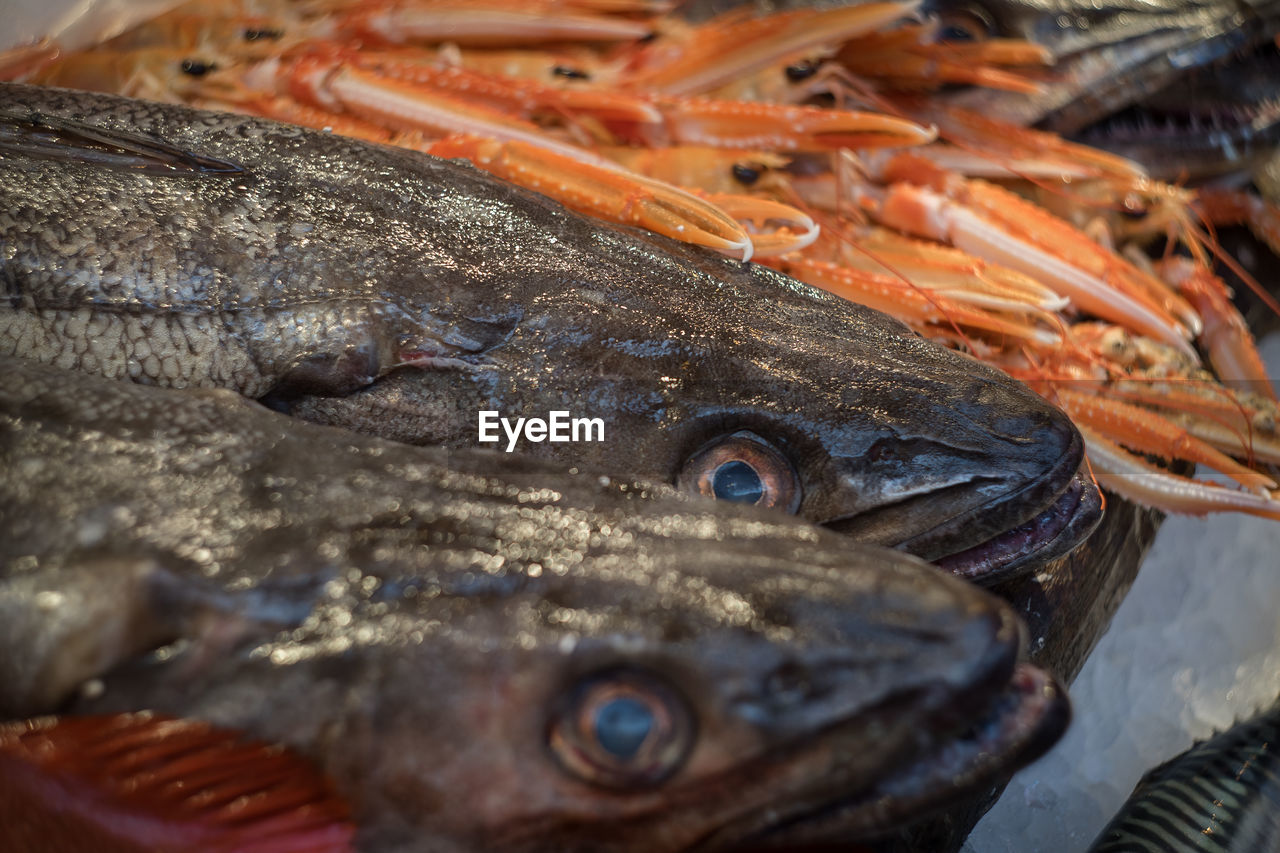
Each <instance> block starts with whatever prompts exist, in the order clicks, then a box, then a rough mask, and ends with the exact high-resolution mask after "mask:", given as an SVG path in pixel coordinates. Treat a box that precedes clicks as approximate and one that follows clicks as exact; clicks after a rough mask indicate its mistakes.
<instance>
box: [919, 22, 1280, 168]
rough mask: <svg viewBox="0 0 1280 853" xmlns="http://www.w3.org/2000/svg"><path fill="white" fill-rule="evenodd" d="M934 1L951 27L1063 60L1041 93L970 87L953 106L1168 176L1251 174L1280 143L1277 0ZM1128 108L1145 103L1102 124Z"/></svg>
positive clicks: (954, 100)
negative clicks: (1023, 43)
mask: <svg viewBox="0 0 1280 853" xmlns="http://www.w3.org/2000/svg"><path fill="white" fill-rule="evenodd" d="M926 7H927V8H928V9H929V11H932V12H934V13H936V14H938V15H939V16H941V18H942V20H943V22H944V23H945V22H946V21H948V20H953V21H957V22H958V23H959V26H960V27H962V28H963V29H965V30H966V31H970V32H972V31H973V30H974V29H975V28H977V29H978V30H979V31H982V30H985V31H986V32H988V33H989V34H990V35H992V36H1000V37H1006V38H1021V39H1028V40H1030V41H1034V42H1037V43H1039V44H1042V45H1044V46H1045V47H1048V48H1049V49H1050V50H1052V51H1053V53H1054V55H1055V57H1056V64H1055V66H1054V69H1053V73H1052V74H1051V75H1050V77H1049V79H1047V80H1044V81H1042V91H1041V92H1040V93H1038V94H1026V95H1023V94H1012V93H1009V92H995V91H992V90H983V89H972V90H968V91H964V92H961V93H959V94H958V95H956V96H954V97H953V98H952V102H953V103H956V104H959V105H962V106H966V107H970V108H973V109H976V110H978V111H980V112H982V113H984V114H987V115H992V116H996V117H999V118H1003V119H1007V120H1009V121H1013V122H1016V123H1019V124H1024V125H1033V124H1034V125H1038V126H1040V127H1043V128H1045V129H1048V130H1052V131H1055V132H1057V133H1061V134H1064V135H1071V136H1076V137H1077V138H1078V139H1080V140H1081V141H1083V142H1087V143H1089V144H1090V145H1095V146H1098V147H1102V148H1107V149H1110V150H1113V151H1116V152H1118V153H1121V154H1124V155H1126V156H1131V157H1133V158H1134V159H1136V160H1138V161H1139V162H1141V163H1143V164H1144V165H1145V166H1147V167H1148V168H1149V169H1150V170H1151V172H1152V174H1153V175H1156V176H1160V177H1167V178H1169V179H1178V178H1181V179H1183V180H1185V179H1186V177H1187V174H1188V173H1189V174H1191V175H1192V176H1201V175H1213V174H1216V173H1221V172H1223V171H1233V170H1247V169H1249V168H1250V167H1251V165H1252V164H1253V163H1254V162H1255V160H1256V159H1257V158H1258V157H1261V156H1265V155H1266V154H1267V152H1269V151H1273V150H1274V149H1275V147H1276V145H1277V144H1280V109H1277V104H1276V102H1275V97H1274V94H1275V87H1274V80H1275V75H1276V70H1277V60H1276V56H1275V46H1274V44H1271V42H1273V41H1274V39H1275V38H1276V36H1277V35H1278V34H1280V0H1241V1H1240V2H1236V0H1099V1H1098V2H1093V0H978V2H976V3H970V2H963V3H961V2H954V0H934V2H930V3H926ZM1131 105H1137V106H1138V107H1139V109H1138V111H1137V112H1136V113H1135V114H1134V115H1132V116H1129V117H1127V118H1122V117H1117V120H1115V121H1113V122H1104V121H1102V120H1103V119H1106V118H1107V117H1108V116H1112V115H1113V114H1115V113H1118V112H1120V111H1121V110H1124V109H1125V108H1126V107H1130V106H1131ZM1147 107H1149V108H1150V109H1149V110H1146V108H1147ZM1193 116H1194V121H1193ZM1095 123H1098V124H1095Z"/></svg>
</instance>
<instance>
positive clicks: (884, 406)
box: [293, 229, 1100, 580]
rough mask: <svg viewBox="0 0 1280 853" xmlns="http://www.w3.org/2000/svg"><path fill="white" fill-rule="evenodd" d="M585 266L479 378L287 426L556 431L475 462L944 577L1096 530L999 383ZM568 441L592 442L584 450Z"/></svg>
mask: <svg viewBox="0 0 1280 853" xmlns="http://www.w3.org/2000/svg"><path fill="white" fill-rule="evenodd" d="M552 233H553V234H554V232H552ZM567 242H568V241H563V240H562V241H561V243H562V244H564V243H567ZM575 251H580V249H578V247H577V246H575V245H564V246H563V248H562V249H561V251H560V253H559V260H558V263H559V264H561V265H563V266H564V267H565V268H567V269H569V270H576V269H587V268H589V269H590V270H591V271H592V272H591V278H590V280H589V281H587V280H576V281H574V282H573V286H572V287H569V286H565V285H564V283H563V281H559V280H556V279H553V282H552V287H553V288H554V289H553V290H550V291H548V292H540V293H532V294H531V293H525V294H521V295H520V296H519V297H517V300H518V302H519V303H520V304H521V305H522V306H523V307H522V313H521V315H520V316H519V317H518V318H517V319H514V320H512V321H511V324H510V332H509V334H508V335H507V336H506V337H505V338H504V339H503V341H502V343H501V344H500V345H498V346H495V347H493V348H491V349H488V350H486V351H485V352H484V353H483V355H482V356H480V357H478V358H477V359H475V360H474V361H471V362H469V363H460V362H457V361H455V362H453V363H451V364H449V365H447V366H426V367H420V366H415V367H406V368H404V369H402V370H399V371H396V372H394V373H392V374H390V375H388V376H386V377H384V378H383V379H382V380H379V381H378V382H376V383H374V384H373V385H372V386H370V387H369V388H367V389H364V390H362V391H360V392H357V393H356V394H352V395H349V396H346V397H323V398H320V397H313V398H309V399H306V400H302V401H299V402H298V403H296V404H295V405H294V406H293V413H294V414H296V415H299V416H301V417H303V418H306V419H312V420H319V421H322V422H328V423H335V424H339V425H343V426H348V427H354V428H356V429H358V430H361V431H371V432H377V433H379V434H382V435H386V436H388V437H391V438H395V439H398V440H402V441H408V442H413V443H444V444H449V445H455V446H456V445H475V444H476V443H478V439H479V438H480V437H481V429H480V427H481V424H480V423H479V421H478V413H480V412H485V411H489V412H491V413H493V414H494V415H495V416H496V415H501V416H503V417H505V418H506V419H507V420H508V421H509V422H511V423H515V422H516V420H517V418H518V417H525V416H527V417H539V418H543V419H546V418H548V416H549V415H550V413H552V412H559V413H560V415H561V416H562V417H563V418H564V419H565V423H566V426H565V428H564V429H563V430H562V436H561V438H562V439H567V440H559V441H557V440H555V439H554V437H551V436H546V435H543V436H542V438H540V439H539V440H534V441H531V440H529V439H528V438H525V437H523V436H520V437H517V436H516V435H515V433H514V432H512V433H505V432H503V431H502V430H499V429H498V427H497V424H496V423H495V422H494V421H493V420H491V421H490V432H489V438H490V439H493V443H490V444H487V445H485V444H483V443H482V444H481V446H490V447H495V446H496V447H498V448H499V449H503V450H518V451H519V452H522V453H528V454H533V455H537V456H541V457H545V458H553V459H557V460H559V461H561V462H564V463H566V464H569V465H583V466H594V467H598V468H600V469H602V470H609V471H626V472H629V473H632V474H635V475H637V476H643V477H646V478H650V479H655V480H659V481H663V482H667V483H674V484H677V485H678V486H680V487H681V488H683V489H684V490H686V491H689V492H692V493H695V494H703V495H706V496H710V497H721V498H726V499H730V500H736V501H740V502H746V503H755V504H757V505H763V506H772V507H775V508H778V509H781V510H783V511H787V512H791V513H795V514H797V515H799V516H801V517H802V518H805V519H808V520H810V521H813V522H816V523H818V524H823V525H827V526H830V527H832V528H834V529H836V530H839V531H840V532H842V533H845V534H847V535H849V536H850V537H852V538H854V539H857V540H859V541H866V542H872V543H875V544H880V545H887V546H892V547H899V548H902V549H904V550H907V551H909V552H910V553H913V554H916V555H918V556H921V557H924V558H925V559H929V560H939V559H943V558H947V557H951V556H953V555H959V554H962V553H964V554H966V555H967V556H965V557H963V558H957V560H956V561H953V562H954V564H953V565H951V566H950V568H952V569H954V570H955V571H958V572H961V573H967V574H970V575H971V576H973V577H975V578H982V579H984V580H995V579H998V578H999V577H1001V576H1005V575H1008V574H1009V573H1012V572H1017V571H1020V570H1024V569H1026V568H1028V567H1030V566H1033V565H1036V564H1038V563H1041V562H1043V561H1045V560H1047V559H1049V558H1050V557H1053V556H1058V555H1060V554H1061V553H1065V552H1066V551H1068V550H1070V549H1071V548H1072V547H1074V546H1075V545H1076V544H1077V543H1078V542H1079V541H1081V540H1082V539H1083V537H1084V536H1085V535H1087V534H1088V532H1089V531H1090V530H1092V527H1093V525H1094V524H1096V522H1097V520H1098V517H1099V512H1100V510H1099V506H1098V498H1097V490H1096V488H1094V487H1093V486H1092V484H1088V483H1082V482H1080V481H1078V480H1077V479H1076V473H1077V469H1078V468H1079V466H1080V464H1081V460H1082V456H1083V444H1082V441H1081V439H1080V436H1079V434H1078V432H1077V431H1076V429H1075V428H1074V426H1073V425H1072V424H1071V422H1070V420H1069V419H1068V418H1067V417H1066V416H1065V415H1064V414H1063V413H1062V412H1060V411H1059V410H1058V409H1056V408H1055V407H1053V406H1051V405H1049V404H1048V403H1046V402H1045V401H1044V400H1042V399H1041V398H1040V397H1038V396H1037V395H1036V394H1034V393H1033V392H1031V391H1030V390H1029V389H1028V388H1026V387H1025V386H1024V385H1022V384H1021V383H1018V382H1016V381H1014V380H1012V379H1010V378H1009V377H1008V376H1006V375H1004V374H1002V373H1000V372H998V371H996V370H994V369H993V368H991V367H989V366H986V365H983V364H982V363H980V362H978V361H977V360H975V359H972V358H969V357H967V356H964V355H961V354H958V353H956V352H953V351H950V350H947V349H945V348H944V347H941V346H939V345H937V344H935V343H933V342H930V341H927V340H925V339H923V338H922V337H920V336H919V335H917V334H916V333H914V332H912V331H910V330H909V329H908V328H907V327H906V326H904V325H902V324H901V323H899V322H897V321H895V320H893V319H891V318H889V317H887V316H885V315H883V314H880V313H879V312H876V311H873V310H871V309H868V308H865V307H863V306H859V305H855V304H853V303H850V302H848V301H846V300H843V299H841V298H839V297H836V296H833V295H830V294H827V293H824V292H822V291H820V290H817V289H816V288H812V287H810V286H808V285H805V284H802V283H800V282H797V281H795V280H793V279H791V278H789V277H787V276H784V275H782V274H780V273H777V272H775V271H773V270H769V269H767V268H763V267H758V266H752V265H745V264H739V263H736V262H733V261H729V260H726V259H723V258H719V257H717V256H714V255H711V254H710V253H707V252H703V251H700V250H697V249H691V248H688V247H683V246H679V245H676V244H673V243H671V242H670V241H663V240H661V238H653V241H652V242H651V241H650V240H648V239H642V238H638V237H635V236H633V235H630V234H625V233H623V232H618V231H611V230H606V229H599V230H598V231H597V233H596V234H594V235H593V237H592V240H591V243H590V247H589V251H591V252H592V254H591V255H590V256H589V257H586V258H573V257H569V258H568V259H566V258H565V257H564V256H565V255H566V254H570V253H572V252H575ZM531 281H534V282H535V283H537V280H536V279H532V280H531ZM557 281H558V283H557ZM520 286H521V285H520V284H519V283H517V284H514V285H513V287H514V288H516V289H517V292H519V288H520ZM543 286H545V283H544V285H543ZM504 310H507V309H505V308H504V307H503V306H502V305H497V306H495V307H494V308H493V313H492V315H491V316H492V317H493V318H494V319H495V321H496V320H497V318H499V317H502V316H506V315H504V314H502V313H501V312H502V311H504ZM573 419H584V420H590V419H595V420H597V421H598V422H599V427H600V434H591V435H590V438H591V439H592V440H586V439H587V438H588V436H589V434H588V432H587V430H586V428H585V427H584V428H583V431H582V432H581V433H578V432H577V428H576V427H575V428H573V429H572V430H571V429H570V428H569V427H568V426H567V424H568V423H569V421H571V420H573ZM509 425H510V424H509ZM509 425H508V426H509ZM503 429H504V430H505V429H507V427H506V426H504V427H503ZM513 429H514V427H513ZM1068 493H1070V494H1068ZM1082 497H1083V499H1082ZM1046 513H1048V515H1047V516H1046V515H1045V514H1046ZM1027 525H1032V526H1031V527H1028V526H1027ZM1005 534H1011V535H1010V536H1008V537H1006V538H1003V539H1002V538H1001V537H1004V536H1005ZM984 543H986V544H984ZM980 546H982V547H980ZM975 548H978V549H979V550H977V551H974V550H972V549H975Z"/></svg>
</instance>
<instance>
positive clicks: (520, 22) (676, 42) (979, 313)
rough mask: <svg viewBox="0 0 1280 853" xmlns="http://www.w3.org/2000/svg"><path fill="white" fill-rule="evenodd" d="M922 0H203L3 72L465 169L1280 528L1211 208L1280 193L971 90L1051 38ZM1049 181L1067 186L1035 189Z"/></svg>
mask: <svg viewBox="0 0 1280 853" xmlns="http://www.w3.org/2000/svg"><path fill="white" fill-rule="evenodd" d="M917 11H918V10H917V8H916V6H915V4H912V3H868V4H861V5H857V6H852V7H846V8H836V9H826V10H820V11H819V10H810V9H803V10H791V11H781V12H775V13H773V14H770V15H756V14H752V13H747V12H732V13H727V14H724V15H721V16H718V17H714V18H711V19H709V20H707V21H704V22H702V23H699V24H691V23H688V22H686V21H684V20H683V19H680V18H678V17H676V16H674V15H672V14H670V12H671V10H670V8H669V6H668V4H665V3H661V2H652V0H634V2H628V1H627V0H617V2H599V1H598V0H560V2H543V3H531V4H510V3H499V2H495V0H487V2H483V3H466V4H451V3H449V2H444V0H404V2H395V3H375V4H370V3H353V2H348V0H313V2H283V0H278V1H277V2H261V3H241V4H235V5H232V6H230V7H225V8H218V9H209V8H206V7H205V6H201V5H198V4H189V5H184V6H181V7H179V8H177V9H175V10H174V11H172V12H170V13H168V14H166V15H163V16H161V17H159V18H156V19H154V20H152V21H150V22H147V23H144V24H142V25H141V26H139V27H137V28H135V29H133V30H131V31H128V32H126V33H123V34H121V35H119V36H117V37H115V38H114V39H112V40H110V41H108V42H105V43H103V44H101V45H98V46H95V47H93V48H91V49H88V50H85V51H81V52H77V53H68V54H65V55H64V54H62V53H60V52H59V51H58V50H57V48H56V46H54V45H49V44H40V45H33V46H30V47H28V48H25V49H21V50H17V51H12V52H11V53H10V54H9V55H8V56H6V57H5V58H4V59H3V60H0V69H2V71H0V73H3V74H4V76H6V77H7V78H9V79H16V80H24V81H30V82H37V83H43V84H48V85H59V86H69V87H75V88H92V89H103V88H106V89H110V90H112V91H117V92H121V93H124V94H128V95H132V96H137V97H144V98H149V99H155V100H165V101H182V102H186V103H190V104H193V105H197V106H201V107H206V108H215V109H225V110H233V111H238V112H247V113H252V114H255V115H260V116H265V117H269V118H274V119H278V120H282V121H286V122H290V123H297V124H303V125H309V126H312V127H318V128H324V129H326V130H330V131H332V132H334V133H336V134H342V135H348V136H353V137H357V138H361V139H365V140H370V141H375V142H380V143H385V144H392V145H398V146H402V147H408V148H412V149H415V150H418V151H423V152H426V153H430V154H435V155H438V156H443V157H451V158H464V159H467V160H469V161H471V162H472V163H474V164H475V165H476V166H477V167H479V168H481V169H484V170H487V171H490V172H492V173H494V174H496V175H498V176H499V177H502V178H504V179H506V180H510V181H512V182H515V183H517V184H520V185H522V186H524V187H526V188H529V189H532V190H534V191H536V192H541V193H544V194H547V195H550V196H551V197H553V198H555V199H557V200H559V201H561V202H562V203H564V204H565V205H567V206H569V207H572V208H575V209H577V210H579V211H582V212H585V213H587V214H589V215H592V216H596V217H600V218H603V219H607V220H610V221H613V222H617V223H622V224H627V225H634V226H639V227H642V228H647V229H650V230H653V231H655V232H657V233H660V234H663V235H666V236H669V237H672V238H675V239H678V240H682V241H686V242H690V243H693V244H696V245H700V246H705V247H709V248H712V249H715V250H717V251H719V252H721V253H724V254H726V255H729V256H731V257H735V258H739V259H742V260H748V259H752V260H755V261H758V262H761V263H764V264H768V265H770V266H773V267H775V268H777V269H779V270H781V271H783V272H786V273H787V274H789V275H791V276H794V277H795V278H798V279H800V280H801V281H805V282H808V283H810V284H813V285H815V286H817V287H821V288H824V289H826V290H829V291H831V292H833V293H836V294H837V295H840V296H842V297H845V298H847V299H849V300H851V301H856V302H861V303H863V304H867V305H870V306H872V307H874V308H877V309H879V310H882V311H885V312H887V313H889V314H891V315H893V316H895V317H897V318H898V319H900V320H902V321H903V322H905V323H907V324H908V325H909V326H911V327H912V328H914V329H916V330H917V331H919V332H920V333H922V334H924V335H926V336H928V337H930V338H933V339H935V340H939V341H942V342H944V343H946V344H947V345H949V346H952V347H954V348H956V349H959V350H962V351H964V352H967V353H969V354H971V355H973V356H976V357H978V358H980V359H982V360H984V361H986V362H988V363H990V364H993V365H995V366H997V367H999V368H1000V369H1002V370H1004V371H1006V372H1007V373H1009V374H1010V375H1012V376H1014V377H1016V378H1018V379H1021V380H1023V381H1025V382H1027V383H1028V384H1030V385H1031V386H1032V387H1033V388H1035V389H1036V390H1037V391H1038V392H1039V393H1041V394H1042V395H1043V396H1044V397H1045V398H1046V399H1048V400H1049V401H1051V402H1053V403H1054V404H1056V405H1058V406H1061V407H1062V408H1063V409H1064V410H1065V411H1067V412H1068V413H1069V414H1070V416H1071V417H1072V419H1073V420H1074V421H1075V423H1076V424H1077V426H1079V427H1080V429H1081V432H1082V433H1083V434H1084V436H1085V439H1086V442H1087V445H1088V449H1089V462H1090V468H1091V471H1092V474H1093V476H1094V477H1095V478H1096V479H1097V481H1098V482H1099V483H1100V484H1102V485H1104V486H1106V487H1108V488H1110V489H1112V490H1114V491H1115V492H1117V493H1119V494H1121V495H1123V496H1126V497H1129V498H1131V499H1134V500H1136V501H1138V502H1140V503H1142V504H1144V505H1148V506H1156V507H1159V508H1162V509H1166V510H1169V511H1175V512H1189V513H1204V512H1211V511H1220V510H1225V511H1240V512H1247V513H1252V514H1256V515H1262V516H1266V517H1272V518H1280V500H1278V499H1277V494H1276V489H1277V485H1276V480H1275V474H1276V466H1277V465H1278V464H1280V435H1278V433H1277V421H1278V419H1280V409H1278V408H1277V404H1276V399H1275V388H1274V385H1273V383H1272V382H1271V380H1270V379H1269V377H1267V375H1266V372H1265V370H1264V368H1263V367H1262V365H1261V362H1260V360H1259V359H1258V358H1257V354H1256V351H1255V350H1254V348H1253V345H1252V341H1251V339H1250V336H1249V333H1248V331H1247V329H1246V327H1245V325H1244V323H1243V321H1242V320H1241V319H1240V316H1239V314H1238V313H1237V312H1236V310H1235V309H1234V308H1233V307H1232V305H1231V302H1230V299H1229V292H1228V290H1227V288H1226V286H1225V285H1224V284H1223V282H1222V281H1221V279H1220V278H1218V277H1217V276H1216V275H1215V274H1214V273H1213V272H1212V270H1211V261H1212V260H1213V256H1214V252H1215V249H1216V247H1215V245H1214V242H1213V239H1212V229H1211V227H1210V226H1209V225H1208V224H1207V222H1206V217H1207V216H1208V215H1209V214H1210V213H1213V212H1218V213H1220V214H1221V215H1222V216H1223V217H1224V218H1232V217H1235V218H1239V217H1241V216H1245V217H1248V218H1249V219H1251V221H1253V222H1254V224H1256V225H1257V226H1258V228H1259V230H1260V231H1262V232H1263V233H1271V232H1269V231H1268V230H1267V229H1268V228H1271V229H1276V221H1277V220H1275V218H1274V216H1275V212H1274V210H1273V209H1271V208H1268V207H1267V206H1266V205H1265V204H1263V203H1261V202H1259V201H1257V200H1256V199H1248V198H1241V197H1239V196H1229V195H1228V196H1224V195H1222V194H1217V195H1215V196H1213V197H1206V198H1204V199H1201V197H1200V195H1199V194H1197V193H1196V192H1194V191H1192V190H1188V189H1185V188H1182V187H1178V186H1174V185H1170V184H1165V183H1161V182H1159V181H1155V180H1152V179H1150V178H1148V177H1146V175H1145V173H1144V172H1143V170H1142V168H1141V167H1139V166H1138V165H1136V164H1135V163H1133V162H1130V161H1128V160H1125V159H1123V158H1120V157H1117V156H1115V155H1112V154H1107V153H1104V152H1101V151H1097V150H1094V149H1090V148H1087V147H1084V146H1081V145H1077V144H1074V143H1069V142H1066V141H1064V140H1062V139H1061V138H1059V137H1057V136H1054V135H1052V134H1048V133H1044V132H1040V131H1032V130H1026V129H1022V128H1019V127H1016V126H1014V125H1011V124H1007V123H1004V122H1003V121H1001V120H998V119H994V118H990V117H986V116H983V115H981V114H978V113H975V112H970V111H966V110H965V109H963V108H961V107H957V106H948V105H946V104H944V103H943V102H942V100H941V99H939V98H938V97H936V96H935V93H936V90H937V89H938V88H939V87H941V86H943V85H944V84H950V83H964V84H969V85H973V86H978V87H986V88H989V89H997V90H1001V91H1008V92H1021V93H1032V92H1035V91H1036V90H1037V87H1038V86H1039V85H1040V84H1039V82H1038V78H1042V77H1044V76H1045V75H1046V73H1047V72H1046V71H1045V66H1046V65H1048V64H1049V63H1051V62H1052V59H1053V57H1052V56H1051V55H1050V54H1049V53H1048V52H1047V51H1045V50H1044V49H1043V48H1040V47H1037V46H1035V45H1032V44H1030V43H1027V42H1020V41H1013V40H1002V39H986V40H977V41H972V42H962V41H958V39H960V38H963V37H964V33H962V32H961V33H958V32H956V28H955V27H954V26H953V25H949V26H945V27H944V26H940V25H939V24H938V22H937V21H935V20H931V19H929V18H928V17H921V16H919V15H918V14H917ZM1028 188H1029V189H1031V190H1034V191H1035V192H1036V194H1037V198H1038V199H1039V203H1037V202H1032V201H1029V200H1027V198H1025V197H1024V196H1022V195H1018V194H1015V193H1014V192H1013V191H1012V190H1013V189H1028ZM1049 208H1053V209H1054V210H1056V211H1058V213H1053V212H1050V210H1049ZM1277 230H1280V229H1277ZM1272 236H1273V237H1280V235H1277V234H1272ZM1152 238H1163V239H1164V240H1165V241H1166V243H1167V245H1168V250H1167V251H1166V252H1165V256H1164V257H1163V258H1161V259H1159V260H1156V261H1151V260H1149V259H1148V258H1147V256H1146V255H1145V254H1143V253H1141V252H1138V251H1135V250H1134V249H1133V246H1136V245H1139V244H1140V243H1141V242H1143V241H1149V240H1150V239H1152ZM1276 242H1277V243H1280V239H1277V240H1276ZM1202 356H1203V358H1202ZM1206 362H1207V364H1206ZM1151 457H1154V458H1155V459H1157V460H1163V461H1165V462H1167V461H1169V460H1181V461H1182V462H1183V463H1193V464H1196V465H1200V466H1203V467H1204V468H1209V469H1212V470H1213V471H1215V472H1217V474H1219V475H1221V477H1222V478H1225V479H1226V480H1227V481H1230V485H1222V484H1219V483H1215V482H1210V481H1208V480H1207V479H1204V478H1201V479H1190V478H1186V477H1183V476H1180V475H1178V474H1175V473H1172V472H1171V471H1169V470H1168V469H1167V468H1166V467H1164V466H1163V465H1157V464H1153V462H1152V461H1151Z"/></svg>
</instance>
